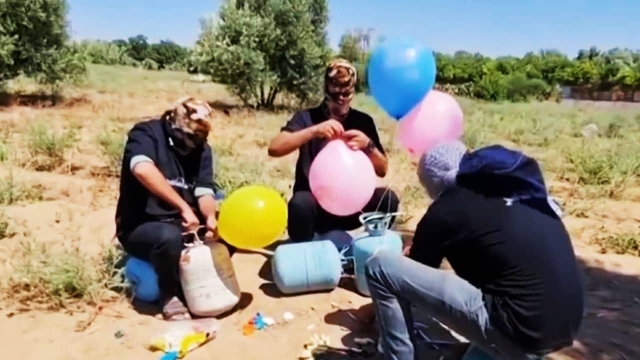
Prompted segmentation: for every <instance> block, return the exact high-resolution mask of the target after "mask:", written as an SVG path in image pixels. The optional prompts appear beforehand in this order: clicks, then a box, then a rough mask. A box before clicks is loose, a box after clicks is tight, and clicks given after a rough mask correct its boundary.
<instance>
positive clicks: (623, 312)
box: [0, 172, 640, 360]
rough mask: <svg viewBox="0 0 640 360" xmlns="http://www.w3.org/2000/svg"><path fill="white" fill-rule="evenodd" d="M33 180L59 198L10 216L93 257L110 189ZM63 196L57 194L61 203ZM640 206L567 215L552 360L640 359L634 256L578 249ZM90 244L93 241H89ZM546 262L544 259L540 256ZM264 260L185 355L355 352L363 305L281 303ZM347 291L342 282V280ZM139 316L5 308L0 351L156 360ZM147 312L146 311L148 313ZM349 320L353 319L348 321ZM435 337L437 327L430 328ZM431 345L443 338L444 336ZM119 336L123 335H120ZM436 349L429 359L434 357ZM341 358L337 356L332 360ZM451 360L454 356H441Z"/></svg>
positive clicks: (309, 300) (248, 268) (253, 263)
mask: <svg viewBox="0 0 640 360" xmlns="http://www.w3.org/2000/svg"><path fill="white" fill-rule="evenodd" d="M25 176H26V177H27V178H28V177H29V176H31V177H39V180H40V181H44V185H45V187H46V188H47V189H48V191H49V192H50V193H52V194H57V195H56V196H55V197H53V196H52V197H51V198H55V200H49V201H47V195H46V194H47V192H45V201H43V202H39V203H35V204H30V205H17V206H12V207H8V208H7V209H6V211H7V212H8V214H10V215H11V217H12V218H14V219H19V221H18V222H21V223H22V226H23V227H24V228H25V229H26V228H28V229H29V231H30V233H31V234H32V238H34V239H38V241H43V242H47V241H49V242H57V243H62V244H64V241H65V239H69V238H71V237H72V236H77V235H78V234H79V235H80V237H81V238H82V239H85V240H84V241H86V244H83V248H85V249H86V250H87V251H89V252H95V251H100V249H101V245H102V244H106V243H108V242H109V241H110V239H111V237H112V234H113V223H112V219H113V211H114V210H113V203H114V201H115V196H116V195H115V194H116V192H115V187H114V186H115V184H114V183H113V182H108V183H107V182H103V183H102V182H96V181H97V180H94V179H91V178H90V177H88V176H83V174H82V173H81V172H80V173H77V174H76V175H74V176H66V175H60V174H58V175H56V174H48V175H47V176H46V177H42V176H41V175H40V174H38V173H29V172H27V173H25ZM60 194H63V195H62V196H60ZM639 218H640V205H638V204H634V203H631V202H626V203H624V202H615V203H614V202H611V203H607V204H605V206H604V207H602V209H601V212H600V214H597V215H596V216H593V217H590V218H575V217H571V216H569V217H568V218H567V220H566V221H567V224H568V226H569V228H570V230H571V232H572V234H573V235H574V238H575V239H576V249H577V252H578V254H579V256H580V259H581V263H582V266H583V267H584V275H585V281H586V284H587V291H588V312H587V315H586V318H585V321H584V325H583V328H582V331H581V333H580V336H579V339H578V341H577V342H576V344H575V346H574V347H573V348H571V349H567V350H565V351H563V352H562V353H561V354H555V355H554V358H558V359H561V358H571V359H639V358H640V343H638V339H639V337H638V335H640V326H638V324H639V323H640V280H638V275H639V274H640V259H639V258H635V257H630V256H618V255H601V254H598V253H597V252H596V251H595V250H594V249H593V248H591V247H588V246H585V245H583V244H584V243H585V242H586V240H587V239H588V238H589V237H590V236H592V235H593V234H594V233H595V232H597V231H598V229H599V228H600V227H601V226H605V225H606V226H612V227H618V228H627V230H628V229H629V228H630V227H636V228H637V226H638V220H637V219H639ZM87 239H93V242H91V241H90V240H87ZM17 241H18V240H17V238H16V239H6V240H4V241H3V242H2V243H0V256H1V257H0V259H1V260H5V261H6V260H9V256H10V255H9V254H11V252H10V249H11V248H12V247H13V246H15V245H16V243H17ZM541 260H542V259H541ZM267 261H268V259H267V256H265V255H263V254H255V253H240V254H237V255H236V256H234V258H233V262H234V265H235V268H236V272H237V276H238V279H239V281H240V284H241V286H242V289H243V291H244V294H243V299H242V304H241V305H242V306H241V310H239V311H236V312H234V313H233V314H231V315H229V316H228V317H226V318H224V319H223V320H222V329H221V332H220V334H219V336H218V338H217V339H215V340H214V341H213V342H211V343H209V344H207V345H206V346H205V347H203V348H201V349H198V350H196V351H195V352H193V353H191V354H189V355H188V358H189V359H194V360H197V359H209V358H224V359H246V360H251V359H256V360H257V359H265V358H267V359H293V358H295V357H296V356H297V354H298V352H299V351H300V350H301V346H302V344H303V343H304V342H305V340H306V339H307V338H308V337H309V336H310V335H312V334H314V333H323V334H327V335H329V336H330V338H331V341H332V344H333V345H335V346H336V347H344V346H351V345H352V344H353V338H354V337H360V336H366V335H367V334H370V332H371V330H372V329H371V326H370V325H368V324H365V323H363V322H359V321H356V320H355V319H357V318H358V314H359V313H358V311H357V310H358V309H359V308H360V307H361V306H362V305H366V304H368V303H369V300H368V299H366V298H363V297H361V296H359V295H357V294H355V293H354V292H352V291H350V290H347V289H343V288H339V289H337V290H335V291H333V292H331V293H326V294H315V295H303V296H296V297H287V298H281V297H280V296H279V295H278V294H277V292H276V291H274V289H275V287H274V285H272V284H270V283H269V281H268V280H265V278H267V276H265V274H268V273H269V269H268V268H267V267H265V263H266V264H268V263H267ZM346 284H347V286H345V287H347V288H348V287H349V286H348V282H346ZM149 310H150V309H146V310H145V311H143V313H139V312H138V311H136V310H135V309H134V308H133V307H132V306H131V305H130V304H128V303H126V302H119V303H116V304H112V305H109V306H108V307H106V308H105V309H104V310H103V311H102V312H101V313H100V314H99V315H98V316H97V318H96V319H95V321H93V323H92V324H91V325H90V326H89V327H88V328H87V329H85V330H84V331H81V332H78V331H76V328H77V326H78V324H79V323H80V322H82V321H86V320H87V319H88V318H89V317H90V316H91V313H90V312H84V313H66V312H58V313H46V312H25V313H21V312H19V311H16V310H15V309H11V308H10V309H5V310H3V316H2V317H0V345H2V349H3V350H4V351H5V353H6V354H10V356H11V357H12V358H17V359H25V360H26V359H42V358H48V359H52V360H57V359H60V360H62V359H64V360H72V359H89V358H90V359H97V360H98V359H107V358H113V357H114V356H115V357H118V358H122V359H132V358H137V359H158V358H159V356H160V354H158V353H151V352H150V351H148V350H146V349H145V346H146V344H147V343H148V341H149V339H150V338H151V337H152V336H153V335H154V333H155V332H156V331H158V330H160V329H161V327H162V325H163V324H164V323H163V322H162V321H161V320H159V318H158V317H157V316H154V314H153V312H149ZM258 311H260V312H262V313H264V314H266V315H268V316H271V317H274V318H276V319H277V320H280V319H282V314H283V313H284V312H286V311H289V312H292V313H293V314H295V315H296V319H295V320H293V321H292V322H290V323H287V324H279V325H277V326H275V327H273V328H271V329H269V330H268V331H262V332H258V333H256V334H254V335H252V336H250V337H245V336H243V335H242V334H241V326H242V324H243V323H244V322H246V321H247V320H248V319H249V318H251V316H253V314H255V313H256V312H258ZM145 313H146V314H145ZM354 318H355V319H354ZM434 330H435V329H434ZM437 334H438V335H434V337H435V338H438V339H440V340H447V339H446V337H449V336H447V335H446V332H444V333H443V331H437ZM119 335H122V336H121V337H120V336H119ZM440 356H441V353H438V352H433V354H431V355H430V357H428V358H434V359H440ZM337 358H340V357H337ZM445 358H455V357H445Z"/></svg>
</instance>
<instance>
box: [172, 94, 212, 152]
mask: <svg viewBox="0 0 640 360" xmlns="http://www.w3.org/2000/svg"><path fill="white" fill-rule="evenodd" d="M212 112H213V111H212V109H211V107H210V106H209V104H207V103H206V102H205V101H202V100H198V99H195V98H192V97H185V98H182V99H180V100H178V101H177V102H176V103H175V104H174V106H173V108H172V109H170V110H167V111H166V112H165V113H164V114H163V115H162V118H163V119H164V120H166V121H167V122H168V123H169V125H170V126H171V141H172V142H173V147H174V149H175V150H176V151H178V152H179V153H180V154H183V155H186V154H189V153H190V152H192V151H193V150H195V149H197V148H199V147H202V146H203V145H204V144H205V143H206V141H207V137H208V136H209V132H210V131H211V114H212Z"/></svg>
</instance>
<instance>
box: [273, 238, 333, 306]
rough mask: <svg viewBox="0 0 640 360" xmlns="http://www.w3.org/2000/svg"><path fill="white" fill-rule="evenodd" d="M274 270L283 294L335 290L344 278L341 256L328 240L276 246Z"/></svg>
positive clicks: (275, 278) (274, 278)
mask: <svg viewBox="0 0 640 360" xmlns="http://www.w3.org/2000/svg"><path fill="white" fill-rule="evenodd" d="M271 270H272V271H273V280H274V282H275V283H276V286H277V287H278V290H280V291H281V292H282V293H284V294H299V293H305V292H315V291H327V290H333V289H335V288H336V287H337V286H338V283H339V282H340V279H341V278H342V258H341V256H340V253H339V252H338V249H337V248H336V246H335V245H334V244H333V242H331V241H329V240H322V241H309V242H302V243H296V244H285V245H280V246H278V247H277V248H276V251H275V252H274V254H273V258H271Z"/></svg>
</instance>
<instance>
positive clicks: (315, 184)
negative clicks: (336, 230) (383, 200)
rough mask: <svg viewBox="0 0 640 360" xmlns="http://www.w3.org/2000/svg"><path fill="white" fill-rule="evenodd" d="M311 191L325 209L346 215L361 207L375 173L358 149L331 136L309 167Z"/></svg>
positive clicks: (369, 193)
mask: <svg viewBox="0 0 640 360" xmlns="http://www.w3.org/2000/svg"><path fill="white" fill-rule="evenodd" d="M309 186H310V187H311V193H312V194H313V195H314V196H315V198H316V200H317V201H318V203H319V204H320V206H322V208H323V209H324V210H326V211H327V212H329V213H331V214H334V215H338V216H348V215H352V214H355V213H357V212H358V211H360V210H362V209H363V208H364V207H365V205H367V203H368V202H369V200H371V197H372V196H373V192H374V191H375V189H376V173H375V170H374V169H373V164H371V160H369V158H368V157H367V155H365V154H364V153H363V152H362V151H359V150H357V151H355V150H351V149H350V148H349V147H348V146H347V144H345V142H344V141H342V140H332V141H330V142H329V143H327V145H326V146H325V147H324V148H323V149H322V150H321V151H320V153H319V154H318V155H317V156H316V158H315V159H314V160H313V163H311V169H309Z"/></svg>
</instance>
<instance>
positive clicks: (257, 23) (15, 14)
mask: <svg viewBox="0 0 640 360" xmlns="http://www.w3.org/2000/svg"><path fill="white" fill-rule="evenodd" d="M328 16H329V9H328V4H327V0H286V1H283V0H226V1H224V2H223V3H222V5H221V6H220V8H219V11H218V13H217V15H216V16H215V17H213V18H209V19H203V20H202V21H201V33H200V36H199V38H198V40H197V42H196V43H195V44H194V46H193V47H192V48H186V47H183V46H180V45H178V44H176V43H174V42H173V41H171V40H163V41H160V42H157V43H150V42H149V41H148V38H147V37H146V36H144V35H137V36H132V37H130V38H128V39H126V40H124V39H123V40H112V41H80V42H73V41H71V40H70V37H69V33H68V28H67V2H66V1H65V0H0V29H2V30H3V31H2V32H0V85H1V84H4V83H6V81H7V80H11V79H13V78H15V77H17V76H20V75H23V76H27V77H32V78H35V79H37V80H38V81H40V82H42V83H43V84H46V85H48V86H50V87H51V89H52V91H58V90H59V89H61V87H62V85H63V84H66V83H69V82H74V81H78V80H80V79H82V78H83V77H84V75H85V73H86V63H96V64H105V65H127V66H138V67H143V68H146V69H154V70H162V69H169V70H180V71H183V70H186V71H189V72H191V73H195V72H197V73H202V74H205V75H208V76H209V77H210V78H211V80H213V81H215V82H219V83H222V84H224V85H226V86H227V88H228V89H229V91H230V92H232V93H233V94H235V95H236V96H238V98H240V99H241V100H242V101H243V102H244V103H245V104H246V105H250V106H254V107H259V108H273V107H274V106H275V104H285V105H295V106H300V105H301V104H305V103H310V102H314V101H317V99H318V98H319V97H320V96H321V95H322V94H321V92H320V90H321V86H320V84H321V80H322V72H323V69H324V64H325V63H326V61H327V60H328V59H329V58H331V57H332V56H341V57H343V58H346V59H347V60H350V61H352V62H353V63H354V64H355V65H356V67H357V68H358V72H359V74H360V77H359V78H360V79H359V83H358V91H361V92H366V91H367V82H366V75H365V74H366V71H367V69H366V64H367V59H368V56H369V53H370V52H371V48H372V47H373V46H374V45H375V43H378V42H381V41H385V39H384V38H382V37H379V38H376V39H374V34H375V30H374V29H366V30H361V29H360V30H355V31H349V32H347V33H345V34H344V35H343V36H342V38H341V41H340V46H339V49H338V50H337V51H333V50H332V49H330V47H329V45H328V39H327V25H328ZM436 59H437V66H438V74H437V83H438V85H437V86H438V88H439V89H442V90H445V91H448V92H450V93H453V94H456V95H460V96H466V97H472V98H477V99H483V100H489V101H505V100H507V101H530V100H544V99H552V98H557V96H558V94H559V92H560V90H561V87H562V86H570V87H574V88H578V89H582V90H587V91H592V90H598V91H611V90H620V91H626V92H629V91H631V93H633V91H636V90H640V52H638V51H633V50H629V49H618V48H616V49H611V50H608V51H601V50H599V49H597V48H595V47H592V48H590V49H585V50H581V51H580V52H579V53H578V54H577V56H576V57H574V58H571V57H569V56H567V55H565V54H562V53H560V52H558V51H555V50H541V51H538V52H531V53H529V54H526V55H525V56H523V57H500V58H491V57H488V56H484V55H482V54H477V53H476V54H473V53H469V52H465V51H458V52H456V53H455V54H453V55H448V54H442V53H436Z"/></svg>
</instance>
